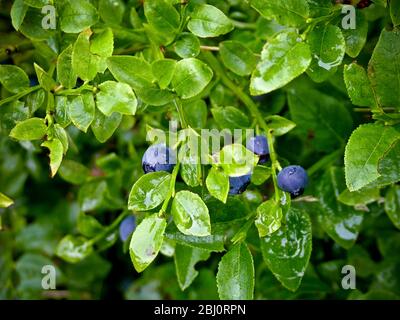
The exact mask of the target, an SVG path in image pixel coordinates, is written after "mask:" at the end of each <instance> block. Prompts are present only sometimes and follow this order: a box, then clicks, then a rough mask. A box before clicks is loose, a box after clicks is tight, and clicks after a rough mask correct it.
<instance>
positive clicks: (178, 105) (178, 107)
mask: <svg viewBox="0 0 400 320" xmlns="http://www.w3.org/2000/svg"><path fill="white" fill-rule="evenodd" d="M174 104H175V107H176V110H177V111H178V115H179V121H180V122H181V126H182V128H183V129H186V128H187V127H188V125H187V122H186V119H185V113H184V112H183V108H182V102H181V100H180V99H179V98H176V99H174Z"/></svg>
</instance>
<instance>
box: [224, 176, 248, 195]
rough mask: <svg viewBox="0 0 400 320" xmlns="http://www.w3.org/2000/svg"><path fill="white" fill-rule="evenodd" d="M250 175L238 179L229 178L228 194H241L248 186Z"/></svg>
mask: <svg viewBox="0 0 400 320" xmlns="http://www.w3.org/2000/svg"><path fill="white" fill-rule="evenodd" d="M250 178H251V174H246V175H244V176H240V177H229V194H230V195H235V194H240V193H243V192H244V191H245V190H246V188H247V186H248V185H249V184H250Z"/></svg>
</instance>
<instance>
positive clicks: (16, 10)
mask: <svg viewBox="0 0 400 320" xmlns="http://www.w3.org/2000/svg"><path fill="white" fill-rule="evenodd" d="M27 11H28V6H27V5H26V4H25V1H24V0H16V1H14V3H13V5H12V7H11V13H10V15H11V23H12V25H13V27H14V29H15V30H17V31H18V29H19V28H20V26H21V24H22V22H23V21H24V19H25V15H26V12H27Z"/></svg>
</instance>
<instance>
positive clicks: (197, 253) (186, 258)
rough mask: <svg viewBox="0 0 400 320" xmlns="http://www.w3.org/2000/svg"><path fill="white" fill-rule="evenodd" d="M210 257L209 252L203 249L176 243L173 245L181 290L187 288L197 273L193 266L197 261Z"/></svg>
mask: <svg viewBox="0 0 400 320" xmlns="http://www.w3.org/2000/svg"><path fill="white" fill-rule="evenodd" d="M209 257H210V252H209V251H207V250H203V249H198V248H191V247H188V246H185V245H181V244H177V245H176V247H175V255H174V261H175V269H176V277H177V279H178V283H179V286H180V287H181V290H182V291H183V290H185V289H187V288H188V287H189V286H190V285H191V284H192V282H193V281H194V279H196V277H197V275H198V274H199V273H198V271H197V270H196V269H195V268H194V267H195V265H196V263H198V262H199V261H205V260H207V259H208V258H209Z"/></svg>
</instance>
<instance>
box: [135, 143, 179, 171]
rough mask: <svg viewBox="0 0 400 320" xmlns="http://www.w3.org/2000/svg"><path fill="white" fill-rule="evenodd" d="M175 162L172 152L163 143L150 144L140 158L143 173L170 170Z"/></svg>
mask: <svg viewBox="0 0 400 320" xmlns="http://www.w3.org/2000/svg"><path fill="white" fill-rule="evenodd" d="M175 163H176V158H175V155H174V153H173V152H172V150H171V149H170V148H168V147H167V146H166V145H165V144H163V143H160V144H154V145H152V146H150V147H149V148H148V149H147V150H146V152H145V153H144V155H143V158H142V168H143V171H144V173H149V172H156V171H167V172H172V170H173V169H174V166H175Z"/></svg>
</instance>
